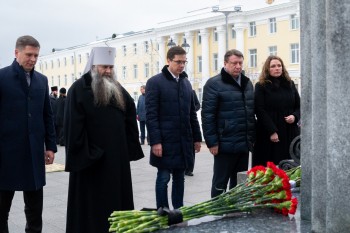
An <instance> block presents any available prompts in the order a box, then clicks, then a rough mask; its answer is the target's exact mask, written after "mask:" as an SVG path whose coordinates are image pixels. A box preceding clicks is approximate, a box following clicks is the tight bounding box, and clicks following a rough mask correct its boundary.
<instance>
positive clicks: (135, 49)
mask: <svg viewBox="0 0 350 233" xmlns="http://www.w3.org/2000/svg"><path fill="white" fill-rule="evenodd" d="M136 54H137V44H136V43H134V55H136Z"/></svg>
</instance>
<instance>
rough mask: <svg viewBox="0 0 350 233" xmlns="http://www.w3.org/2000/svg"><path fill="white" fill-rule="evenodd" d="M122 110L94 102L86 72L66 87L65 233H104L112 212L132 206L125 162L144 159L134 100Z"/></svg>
mask: <svg viewBox="0 0 350 233" xmlns="http://www.w3.org/2000/svg"><path fill="white" fill-rule="evenodd" d="M123 95H124V99H125V103H126V104H125V106H126V108H125V111H122V110H120V109H119V108H118V107H116V106H114V105H113V104H110V105H108V106H106V107H97V106H95V105H94V103H93V93H92V90H91V75H90V73H87V74H85V75H84V76H83V77H82V78H80V79H79V80H77V81H76V82H75V83H74V84H73V85H72V87H71V88H70V89H69V92H68V96H67V99H66V106H65V123H64V127H65V129H64V132H65V138H66V171H68V172H70V176H69V190H68V206H67V228H66V229H67V230H66V233H89V232H91V233H97V232H101V233H105V232H108V228H109V223H108V217H109V216H110V214H111V213H112V212H113V211H114V210H132V209H134V204H133V192H132V181H131V171H130V161H132V160H138V159H140V158H143V157H144V155H143V152H142V149H141V146H140V143H139V139H138V135H139V133H138V128H137V122H136V110H135V104H134V101H133V99H132V98H131V96H130V95H129V94H128V93H127V92H126V90H124V89H123Z"/></svg>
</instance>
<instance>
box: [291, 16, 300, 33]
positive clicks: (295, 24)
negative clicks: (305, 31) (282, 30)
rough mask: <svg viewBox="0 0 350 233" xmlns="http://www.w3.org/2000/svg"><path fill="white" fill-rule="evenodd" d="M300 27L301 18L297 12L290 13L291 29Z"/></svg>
mask: <svg viewBox="0 0 350 233" xmlns="http://www.w3.org/2000/svg"><path fill="white" fill-rule="evenodd" d="M299 28H300V20H299V17H298V16H297V15H296V14H292V15H290V29H291V30H298V29H299Z"/></svg>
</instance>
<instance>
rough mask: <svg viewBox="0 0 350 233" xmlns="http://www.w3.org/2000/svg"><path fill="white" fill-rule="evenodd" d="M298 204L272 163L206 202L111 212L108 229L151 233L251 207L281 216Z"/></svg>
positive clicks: (253, 169) (254, 171) (289, 212)
mask: <svg viewBox="0 0 350 233" xmlns="http://www.w3.org/2000/svg"><path fill="white" fill-rule="evenodd" d="M297 205H298V200H297V198H292V193H291V186H290V184H289V177H288V175H287V174H286V172H285V171H283V170H282V169H279V168H278V167H276V165H275V164H274V163H272V162H268V163H267V166H266V167H264V166H256V167H253V168H252V169H251V170H249V171H248V178H247V180H246V181H245V182H244V183H241V184H238V185H237V186H236V187H234V188H232V189H230V190H229V191H227V192H225V193H222V194H221V195H219V196H217V197H215V198H212V199H210V200H208V201H205V202H201V203H198V204H195V205H193V206H183V207H181V208H180V209H176V210H169V209H167V208H160V209H159V210H157V211H156V210H149V211H141V210H129V211H114V212H113V213H112V214H111V216H110V218H109V219H108V220H109V222H110V229H109V232H127V233H136V232H153V231H157V230H160V229H165V228H168V227H169V226H171V225H174V224H177V223H180V222H183V221H188V220H191V219H195V218H201V217H204V216H207V215H219V216H222V215H226V214H230V213H233V212H251V211H253V210H254V209H259V208H260V209H261V208H274V209H275V210H276V211H277V212H280V213H282V214H284V215H288V214H291V215H294V214H295V212H296V208H297Z"/></svg>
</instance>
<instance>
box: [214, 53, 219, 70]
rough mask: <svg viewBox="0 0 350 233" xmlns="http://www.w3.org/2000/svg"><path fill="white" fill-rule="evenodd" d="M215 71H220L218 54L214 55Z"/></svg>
mask: <svg viewBox="0 0 350 233" xmlns="http://www.w3.org/2000/svg"><path fill="white" fill-rule="evenodd" d="M213 70H214V71H217V70H219V63H218V54H217V53H214V54H213Z"/></svg>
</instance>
